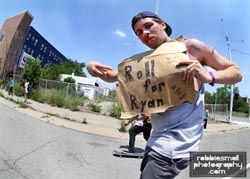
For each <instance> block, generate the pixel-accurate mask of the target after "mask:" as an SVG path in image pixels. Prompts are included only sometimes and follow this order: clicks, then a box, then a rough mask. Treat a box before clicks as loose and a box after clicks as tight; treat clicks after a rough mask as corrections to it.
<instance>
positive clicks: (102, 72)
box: [87, 61, 118, 82]
mask: <svg viewBox="0 0 250 179" xmlns="http://www.w3.org/2000/svg"><path fill="white" fill-rule="evenodd" d="M87 70H88V72H89V73H90V74H91V75H92V76H94V77H99V78H101V79H102V80H104V81H106V82H116V81H117V80H118V71H113V70H112V68H111V67H109V66H106V65H103V64H101V63H99V62H95V61H91V62H89V63H88V64H87Z"/></svg>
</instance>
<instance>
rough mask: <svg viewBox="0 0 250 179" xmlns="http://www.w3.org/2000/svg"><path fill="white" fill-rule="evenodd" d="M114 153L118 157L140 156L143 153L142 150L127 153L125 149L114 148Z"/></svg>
mask: <svg viewBox="0 0 250 179" xmlns="http://www.w3.org/2000/svg"><path fill="white" fill-rule="evenodd" d="M113 154H114V155H116V156H119V157H135V158H142V157H143V155H144V152H135V153H129V152H127V151H118V150H114V152H113Z"/></svg>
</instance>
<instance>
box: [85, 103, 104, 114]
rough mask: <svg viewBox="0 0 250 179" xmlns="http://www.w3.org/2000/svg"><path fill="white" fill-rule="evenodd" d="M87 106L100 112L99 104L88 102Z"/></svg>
mask: <svg viewBox="0 0 250 179" xmlns="http://www.w3.org/2000/svg"><path fill="white" fill-rule="evenodd" d="M88 106H89V107H90V109H91V111H93V112H101V106H100V105H98V104H94V103H90V104H89V105H88Z"/></svg>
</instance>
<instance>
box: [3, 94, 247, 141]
mask: <svg viewBox="0 0 250 179" xmlns="http://www.w3.org/2000/svg"><path fill="white" fill-rule="evenodd" d="M0 93H2V94H3V95H4V97H5V98H2V97H0V103H3V104H5V105H7V106H9V107H11V108H14V109H15V110H17V111H19V112H22V113H24V114H27V115H29V116H32V117H34V118H37V119H39V120H41V121H44V122H47V123H51V124H55V125H58V126H63V127H65V128H69V129H72V130H76V131H81V132H86V133H91V134H96V135H102V136H107V137H115V138H125V139H128V138H129V135H128V133H121V132H119V131H118V129H119V128H120V126H121V125H120V123H121V122H122V121H121V120H118V119H115V118H112V117H109V116H104V115H101V114H96V113H90V112H82V111H74V112H73V111H70V110H69V109H65V108H58V107H54V106H50V105H48V104H42V103H38V102H36V101H33V100H30V99H28V102H29V104H28V105H29V106H30V107H31V108H32V109H31V108H20V107H19V105H18V104H16V103H14V102H12V101H11V100H13V101H16V102H17V101H19V102H20V101H23V100H24V99H23V98H22V97H17V96H9V95H8V93H7V92H6V91H4V90H1V89H0ZM7 98H9V99H11V100H7ZM106 105H107V103H106V104H105V106H103V108H106V109H107V108H108V107H107V106H106ZM103 108H102V109H103ZM84 121H86V122H87V124H84ZM249 127H250V125H249V124H242V123H241V124H238V123H225V122H219V121H208V125H207V129H205V130H204V133H205V134H207V133H215V132H217V133H218V132H227V131H232V130H239V129H243V128H249ZM137 139H142V140H143V136H142V135H138V137H137Z"/></svg>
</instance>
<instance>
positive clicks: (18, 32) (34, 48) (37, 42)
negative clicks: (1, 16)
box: [0, 11, 67, 78]
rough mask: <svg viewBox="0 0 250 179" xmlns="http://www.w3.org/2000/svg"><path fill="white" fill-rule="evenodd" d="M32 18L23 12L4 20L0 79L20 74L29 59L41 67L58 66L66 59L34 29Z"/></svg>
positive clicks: (0, 53) (0, 31) (1, 36)
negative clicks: (33, 59)
mask: <svg viewBox="0 0 250 179" xmlns="http://www.w3.org/2000/svg"><path fill="white" fill-rule="evenodd" d="M32 20H33V16H32V15H31V14H30V13H29V12H28V11H24V12H22V13H20V14H17V15H14V16H12V17H10V18H8V19H6V20H5V22H4V24H3V26H2V28H1V30H0V78H6V77H7V76H8V75H10V74H14V73H20V71H21V69H22V68H24V65H25V63H26V62H27V60H28V59H30V58H38V59H40V60H41V65H42V66H44V65H45V64H51V65H54V64H60V63H61V62H65V61H67V58H66V57H65V56H64V55H63V54H61V53H60V52H59V51H58V50H57V49H56V48H55V47H53V46H52V45H51V44H50V43H49V42H48V41H47V40H46V39H45V38H44V37H43V36H42V35H40V34H39V33H38V32H37V31H36V30H35V28H34V27H32V26H30V24H31V22H32Z"/></svg>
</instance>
